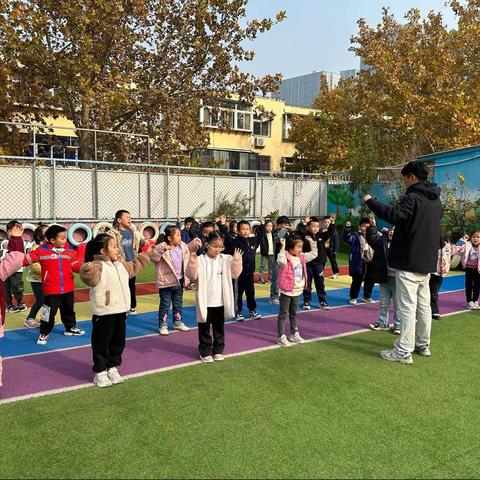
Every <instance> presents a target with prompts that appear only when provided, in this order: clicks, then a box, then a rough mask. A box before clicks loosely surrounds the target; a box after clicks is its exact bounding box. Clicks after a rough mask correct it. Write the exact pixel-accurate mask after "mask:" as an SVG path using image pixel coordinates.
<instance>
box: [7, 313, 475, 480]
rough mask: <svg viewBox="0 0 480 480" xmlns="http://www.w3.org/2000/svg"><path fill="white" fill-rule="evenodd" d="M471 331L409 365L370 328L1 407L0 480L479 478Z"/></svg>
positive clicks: (442, 336) (449, 327) (469, 318)
mask: <svg viewBox="0 0 480 480" xmlns="http://www.w3.org/2000/svg"><path fill="white" fill-rule="evenodd" d="M479 322H480V314H479V313H477V312H471V313H468V314H460V315H455V316H451V317H449V318H446V319H443V320H442V321H441V322H436V323H435V325H434V329H433V336H432V338H433V342H432V352H433V356H432V357H430V358H424V357H419V356H417V355H415V360H414V364H413V365H408V366H406V365H401V364H398V363H390V362H387V361H384V360H381V359H380V358H379V357H378V356H377V355H378V351H379V350H380V349H383V348H388V347H390V346H391V345H392V341H393V340H394V337H393V336H392V335H391V334H389V333H384V332H368V333H362V334H357V335H351V336H347V337H341V338H336V339H331V340H328V341H322V342H314V343H310V344H306V345H303V346H297V347H293V348H290V349H277V350H270V351H265V352H259V353H255V354H249V355H246V356H241V357H237V358H227V359H226V361H225V362H224V363H221V364H219V363H215V364H213V365H205V364H203V365H195V366H191V367H187V368H182V369H178V370H172V371H168V372H163V373H159V374H154V375H148V376H145V377H141V378H137V379H130V380H128V381H126V382H125V383H124V384H123V385H119V386H114V387H111V388H107V389H103V390H100V389H98V388H88V389H84V390H79V391H75V392H69V393H63V394H57V395H53V396H48V397H43V398H37V399H31V400H27V401H21V402H17V403H13V404H5V405H2V406H0V431H1V439H2V453H1V461H0V478H27V477H28V478H478V477H479V474H480V455H479V453H478V452H480V435H479V432H480V416H479V397H478V392H479V390H480V375H479V374H478V366H479V350H478V325H479ZM227 342H228V338H227ZM139 354H140V353H139ZM26 368H28V364H26Z"/></svg>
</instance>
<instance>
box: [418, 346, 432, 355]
mask: <svg viewBox="0 0 480 480" xmlns="http://www.w3.org/2000/svg"><path fill="white" fill-rule="evenodd" d="M414 352H415V353H418V354H419V355H421V356H422V357H430V356H431V355H432V352H431V351H430V349H429V348H428V347H425V348H416V349H415V350H414Z"/></svg>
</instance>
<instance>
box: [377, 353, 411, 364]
mask: <svg viewBox="0 0 480 480" xmlns="http://www.w3.org/2000/svg"><path fill="white" fill-rule="evenodd" d="M380 356H381V357H382V358H383V359H384V360H389V361H390V362H400V363H403V364H405V365H411V364H412V363H413V358H412V355H400V354H399V353H398V352H397V351H396V350H382V351H381V352H380Z"/></svg>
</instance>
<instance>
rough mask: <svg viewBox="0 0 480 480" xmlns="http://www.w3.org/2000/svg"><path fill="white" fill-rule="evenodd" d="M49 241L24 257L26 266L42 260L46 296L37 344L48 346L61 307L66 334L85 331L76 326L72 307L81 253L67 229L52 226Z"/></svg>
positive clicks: (48, 235)
mask: <svg viewBox="0 0 480 480" xmlns="http://www.w3.org/2000/svg"><path fill="white" fill-rule="evenodd" d="M45 239H46V242H45V243H44V244H43V245H41V246H40V247H38V248H37V249H36V250H33V251H31V252H30V253H28V254H27V255H26V256H25V261H24V265H31V264H32V263H35V262H39V263H40V267H41V270H42V289H43V294H44V295H45V300H44V305H43V308H42V319H41V322H40V336H39V337H38V340H37V344H38V345H45V344H46V343H47V341H48V336H49V335H50V332H51V331H52V330H53V326H54V324H55V315H56V314H57V311H58V309H60V318H61V320H62V323H63V325H64V326H65V333H64V335H66V336H67V337H72V336H81V335H84V334H85V331H84V330H80V329H79V328H77V327H76V325H77V319H76V317H75V310H74V309H73V303H74V298H73V291H74V289H75V283H74V279H73V272H76V273H78V272H79V270H80V267H81V266H82V261H81V260H80V259H79V258H78V253H77V251H76V250H74V249H73V248H72V247H70V246H68V245H66V243H67V229H66V228H65V227H62V226H60V225H52V226H51V227H49V228H48V230H47V231H46V232H45Z"/></svg>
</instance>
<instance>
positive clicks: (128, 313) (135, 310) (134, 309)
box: [127, 308, 137, 316]
mask: <svg viewBox="0 0 480 480" xmlns="http://www.w3.org/2000/svg"><path fill="white" fill-rule="evenodd" d="M136 314H137V309H136V308H131V309H130V310H129V311H128V312H127V315H128V316H130V315H136Z"/></svg>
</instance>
